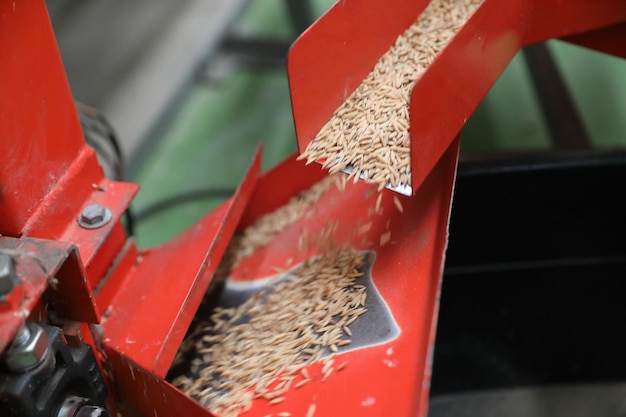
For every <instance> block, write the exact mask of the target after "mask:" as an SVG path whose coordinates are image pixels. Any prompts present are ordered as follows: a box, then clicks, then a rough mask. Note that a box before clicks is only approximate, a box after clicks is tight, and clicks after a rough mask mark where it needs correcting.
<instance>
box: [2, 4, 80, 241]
mask: <svg viewBox="0 0 626 417" xmlns="http://www.w3.org/2000/svg"><path fill="white" fill-rule="evenodd" d="M0 39H1V46H0V62H2V69H1V70H0V74H1V75H0V79H1V80H2V93H0V138H2V139H1V140H0V187H1V191H2V193H1V194H0V198H1V200H0V202H1V205H2V216H0V233H2V234H5V235H11V236H19V235H20V234H21V233H22V231H23V229H24V226H25V224H26V222H27V221H28V219H29V217H30V216H31V215H32V214H33V213H34V212H35V210H36V209H37V208H38V206H39V205H40V204H42V203H43V199H44V196H45V195H46V194H47V193H48V192H50V191H52V190H53V189H54V187H55V186H56V185H57V182H58V181H59V179H60V178H62V177H63V175H64V174H65V171H66V170H67V169H68V167H69V165H70V164H71V162H72V161H74V160H75V159H76V158H78V156H79V153H80V152H81V150H82V149H83V146H84V143H83V141H82V133H81V130H80V125H79V123H78V119H77V116H76V112H75V111H74V103H73V100H72V95H71V94H70V90H69V87H68V84H67V81H66V78H65V73H64V71H63V66H62V64H61V59H60V56H59V53H58V50H57V48H56V43H55V40H54V34H53V32H52V27H51V26H50V22H49V20H48V16H47V13H46V9H45V5H44V2H43V0H38V1H35V0H33V1H2V2H0ZM76 192H77V194H78V193H79V191H78V190H76Z"/></svg>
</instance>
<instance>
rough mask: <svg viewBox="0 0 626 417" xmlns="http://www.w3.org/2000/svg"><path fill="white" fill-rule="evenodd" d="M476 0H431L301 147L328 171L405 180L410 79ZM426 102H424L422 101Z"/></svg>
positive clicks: (399, 182)
mask: <svg viewBox="0 0 626 417" xmlns="http://www.w3.org/2000/svg"><path fill="white" fill-rule="evenodd" d="M481 1H482V0H432V1H431V2H430V4H429V5H428V6H427V7H426V9H425V10H424V12H423V13H422V14H421V15H420V16H419V18H418V19H417V21H416V22H415V23H414V24H413V25H412V26H411V27H409V29H407V30H406V31H405V32H404V33H403V34H402V35H401V36H400V37H399V38H398V39H397V41H396V43H395V44H394V45H393V46H392V47H391V49H390V50H389V51H388V52H387V53H385V54H384V55H383V56H382V57H381V58H380V59H379V61H378V62H377V63H376V66H375V67H374V69H373V70H372V72H371V73H370V74H369V75H368V76H367V78H366V79H365V80H364V81H363V82H362V83H361V84H360V85H359V86H358V87H357V89H356V90H355V91H354V93H352V95H351V96H350V97H349V98H348V99H347V100H346V101H345V102H344V103H343V104H342V105H341V107H339V109H337V111H336V112H335V113H334V114H333V116H332V117H331V119H330V120H329V122H328V123H327V124H326V125H325V126H324V127H323V128H322V129H321V130H320V132H319V133H318V134H317V135H316V137H315V138H314V139H313V141H312V142H311V143H309V145H308V146H307V148H306V150H305V152H303V153H302V155H300V158H301V159H306V160H307V163H311V162H313V161H319V160H321V161H324V162H323V165H324V166H325V167H326V168H328V169H329V170H330V172H331V173H332V172H338V171H340V170H343V169H346V168H352V173H351V175H354V176H356V177H362V178H363V179H364V180H365V181H368V182H371V183H375V184H378V185H379V187H380V189H382V188H383V187H384V186H385V185H387V184H390V185H391V186H393V187H397V186H398V185H409V186H410V185H411V153H410V137H409V125H410V123H409V100H410V95H411V91H412V90H413V86H414V85H415V82H416V81H417V79H418V78H419V77H420V75H421V74H422V73H423V72H424V71H425V70H426V68H427V67H428V66H429V65H430V64H431V63H432V62H433V60H434V58H435V56H436V55H437V54H438V53H439V51H441V50H442V49H443V48H444V47H445V46H446V45H447V44H448V43H449V42H450V40H451V39H452V38H453V37H454V35H455V33H456V32H457V31H458V30H459V28H460V27H461V26H462V25H463V23H465V21H467V19H468V18H469V17H470V15H471V14H472V13H473V12H474V10H476V8H477V7H478V6H479V5H480V3H481ZM423 105H424V106H428V103H424V104H423Z"/></svg>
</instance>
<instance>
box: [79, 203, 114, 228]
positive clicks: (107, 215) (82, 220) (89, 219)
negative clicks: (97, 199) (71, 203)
mask: <svg viewBox="0 0 626 417" xmlns="http://www.w3.org/2000/svg"><path fill="white" fill-rule="evenodd" d="M111 217H112V214H111V210H109V209H108V208H106V207H104V206H101V205H100V204H90V205H88V206H87V207H85V208H84V209H83V211H82V212H81V213H80V217H79V218H78V224H79V225H80V226H81V227H83V228H85V229H97V228H99V227H102V226H104V225H105V224H107V223H108V222H110V221H111Z"/></svg>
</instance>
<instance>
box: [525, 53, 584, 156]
mask: <svg viewBox="0 0 626 417" xmlns="http://www.w3.org/2000/svg"><path fill="white" fill-rule="evenodd" d="M523 51H524V58H525V59H526V63H527V65H528V70H529V71H530V76H531V78H532V80H533V84H534V86H535V90H536V91H537V95H538V97H539V102H540V104H541V108H542V110H543V113H544V115H545V118H546V121H547V123H548V128H549V129H550V135H551V137H552V141H553V143H554V145H555V147H556V148H557V149H559V150H584V149H592V148H593V144H592V142H591V139H590V138H589V135H588V133H587V129H586V128H585V125H584V123H583V121H582V119H581V117H580V115H579V113H578V110H577V109H576V105H575V103H574V101H573V100H572V97H571V95H570V93H569V91H568V88H567V85H566V84H565V82H564V80H563V78H562V77H561V74H560V72H559V69H558V67H557V65H556V62H555V61H554V58H553V57H552V54H551V53H550V50H549V49H548V46H547V45H546V44H545V43H538V44H534V45H529V46H527V47H525V48H524V49H523Z"/></svg>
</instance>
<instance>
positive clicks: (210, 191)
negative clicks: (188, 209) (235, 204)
mask: <svg viewBox="0 0 626 417" xmlns="http://www.w3.org/2000/svg"><path fill="white" fill-rule="evenodd" d="M234 193H235V190H234V189H232V188H207V189H202V190H192V191H187V192H184V193H181V194H178V195H174V196H171V197H167V198H164V199H163V200H161V201H157V202H156V203H154V204H152V205H150V206H148V207H145V208H144V209H142V210H140V211H138V212H137V213H134V215H132V216H131V217H133V219H132V222H133V223H140V222H142V221H144V220H146V219H147V218H149V217H152V216H154V215H155V214H158V213H160V212H162V211H164V210H167V209H170V208H172V207H176V206H178V205H180V204H184V203H189V202H192V201H196V200H205V199H209V198H223V199H225V198H228V197H230V196H232V195H233V194H234Z"/></svg>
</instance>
